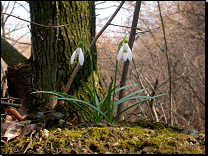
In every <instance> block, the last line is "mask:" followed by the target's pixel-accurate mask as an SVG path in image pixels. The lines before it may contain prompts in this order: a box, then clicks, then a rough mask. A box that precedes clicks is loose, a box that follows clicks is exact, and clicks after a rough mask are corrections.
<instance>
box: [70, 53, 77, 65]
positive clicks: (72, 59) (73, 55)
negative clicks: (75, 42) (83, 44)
mask: <svg viewBox="0 0 208 156" xmlns="http://www.w3.org/2000/svg"><path fill="white" fill-rule="evenodd" d="M76 53H77V49H76V50H75V51H74V52H73V54H72V57H71V64H73V62H74V58H75V56H76Z"/></svg>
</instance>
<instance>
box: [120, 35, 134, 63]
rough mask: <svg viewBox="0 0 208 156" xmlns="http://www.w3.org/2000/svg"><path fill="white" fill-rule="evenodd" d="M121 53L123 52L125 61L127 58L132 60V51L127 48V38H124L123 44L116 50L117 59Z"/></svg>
mask: <svg viewBox="0 0 208 156" xmlns="http://www.w3.org/2000/svg"><path fill="white" fill-rule="evenodd" d="M122 54H123V59H124V61H126V60H127V58H128V60H129V61H131V60H132V52H131V49H130V48H129V45H128V39H127V38H125V39H124V45H123V46H122V47H121V49H120V50H119V52H118V56H117V60H118V61H119V60H120V59H121V55H122Z"/></svg>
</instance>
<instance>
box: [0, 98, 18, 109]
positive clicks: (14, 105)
mask: <svg viewBox="0 0 208 156" xmlns="http://www.w3.org/2000/svg"><path fill="white" fill-rule="evenodd" d="M1 104H2V105H5V106H12V107H17V108H20V107H22V104H14V103H8V102H5V101H2V100H1Z"/></svg>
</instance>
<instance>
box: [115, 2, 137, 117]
mask: <svg viewBox="0 0 208 156" xmlns="http://www.w3.org/2000/svg"><path fill="white" fill-rule="evenodd" d="M140 7H141V1H137V2H136V6H135V10H134V17H133V21H132V28H131V32H130V36H129V43H128V44H129V47H130V49H132V48H133V43H134V39H135V34H136V29H135V27H137V23H138V18H139V11H140ZM128 68H129V60H126V61H125V62H124V65H123V70H122V75H121V82H120V87H123V86H126V80H127V74H128ZM124 96H125V89H122V90H120V91H119V99H122V98H123V97H124ZM124 109H126V106H125V102H123V103H122V104H120V105H118V107H117V114H119V113H120V112H122V111H123V110H124ZM124 116H125V112H124V113H122V114H121V115H120V116H118V118H117V121H120V120H123V119H124Z"/></svg>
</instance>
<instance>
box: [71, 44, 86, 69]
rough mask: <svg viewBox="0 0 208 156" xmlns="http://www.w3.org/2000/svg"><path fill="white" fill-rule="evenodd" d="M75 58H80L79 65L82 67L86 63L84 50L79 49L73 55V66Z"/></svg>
mask: <svg viewBox="0 0 208 156" xmlns="http://www.w3.org/2000/svg"><path fill="white" fill-rule="evenodd" d="M75 56H76V57H79V64H80V65H81V66H82V65H83V63H84V55H83V53H82V48H79V47H78V48H77V49H76V50H75V51H74V52H73V54H72V57H71V64H73V62H74V59H75Z"/></svg>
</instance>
